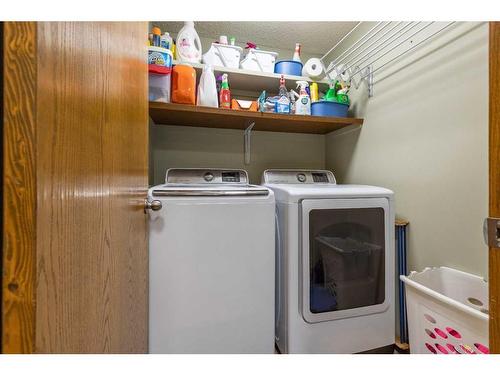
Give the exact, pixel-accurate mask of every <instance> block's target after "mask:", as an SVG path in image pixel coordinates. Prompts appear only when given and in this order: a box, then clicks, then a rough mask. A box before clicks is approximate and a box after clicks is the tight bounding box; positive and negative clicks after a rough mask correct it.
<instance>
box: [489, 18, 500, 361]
mask: <svg viewBox="0 0 500 375" xmlns="http://www.w3.org/2000/svg"><path fill="white" fill-rule="evenodd" d="M489 31H490V34H489V89H490V93H489V98H490V99H489V216H490V217H500V22H490V30H489ZM488 274H489V289H490V290H489V310H490V351H491V353H500V249H498V248H491V247H490V248H489V257H488Z"/></svg>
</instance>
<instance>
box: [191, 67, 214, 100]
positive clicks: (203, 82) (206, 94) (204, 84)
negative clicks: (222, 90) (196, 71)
mask: <svg viewBox="0 0 500 375" xmlns="http://www.w3.org/2000/svg"><path fill="white" fill-rule="evenodd" d="M196 97H197V98H196V100H197V102H196V105H202V106H206V107H215V108H218V107H219V99H218V97H217V84H216V82H215V75H214V70H213V69H212V67H211V66H210V65H205V66H204V67H203V73H201V77H200V84H199V85H198V95H197V96H196Z"/></svg>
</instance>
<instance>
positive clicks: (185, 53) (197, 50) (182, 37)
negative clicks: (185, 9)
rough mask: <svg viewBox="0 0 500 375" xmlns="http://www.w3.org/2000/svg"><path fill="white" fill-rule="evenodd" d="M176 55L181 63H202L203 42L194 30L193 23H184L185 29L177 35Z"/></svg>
mask: <svg viewBox="0 0 500 375" xmlns="http://www.w3.org/2000/svg"><path fill="white" fill-rule="evenodd" d="M176 53H177V58H178V59H179V60H180V61H186V62H192V63H199V62H200V61H201V41H200V37H199V36H198V33H197V32H196V30H195V29H194V22H193V21H186V22H184V27H183V28H182V29H181V31H179V34H177V46H176Z"/></svg>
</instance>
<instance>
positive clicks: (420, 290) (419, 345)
mask: <svg viewBox="0 0 500 375" xmlns="http://www.w3.org/2000/svg"><path fill="white" fill-rule="evenodd" d="M400 277H401V280H402V281H403V282H404V283H405V286H406V288H405V289H406V303H407V309H408V331H409V332H408V333H409V339H410V352H411V353H417V354H424V353H427V354H488V353H489V349H488V318H489V317H488V283H487V282H486V281H484V279H483V278H481V277H479V276H475V275H472V274H469V273H465V272H462V271H458V270H455V269H453V268H448V267H436V268H426V269H424V270H423V271H422V272H411V273H410V275H409V276H403V275H402V276H400Z"/></svg>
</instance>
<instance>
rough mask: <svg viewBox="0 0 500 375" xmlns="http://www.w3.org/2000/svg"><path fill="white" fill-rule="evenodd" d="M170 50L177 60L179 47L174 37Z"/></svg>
mask: <svg viewBox="0 0 500 375" xmlns="http://www.w3.org/2000/svg"><path fill="white" fill-rule="evenodd" d="M170 51H172V55H173V56H174V60H177V49H176V47H175V39H172V44H171V45H170Z"/></svg>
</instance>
